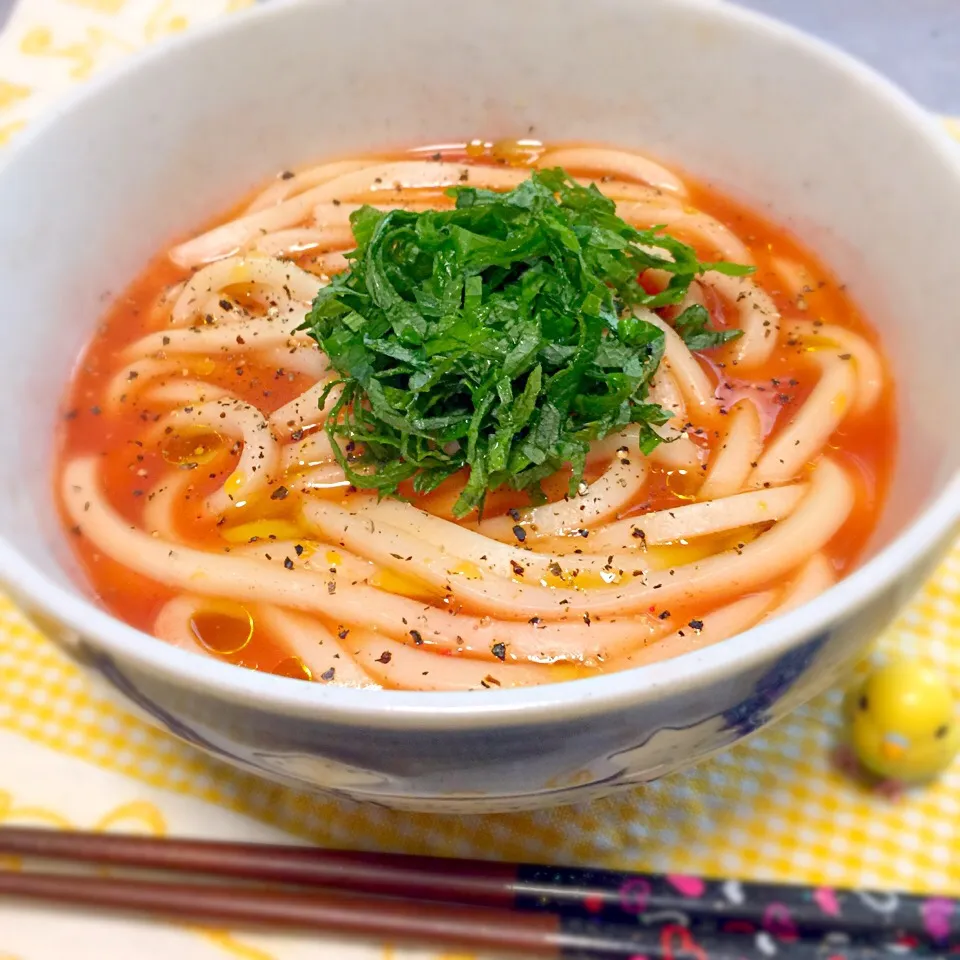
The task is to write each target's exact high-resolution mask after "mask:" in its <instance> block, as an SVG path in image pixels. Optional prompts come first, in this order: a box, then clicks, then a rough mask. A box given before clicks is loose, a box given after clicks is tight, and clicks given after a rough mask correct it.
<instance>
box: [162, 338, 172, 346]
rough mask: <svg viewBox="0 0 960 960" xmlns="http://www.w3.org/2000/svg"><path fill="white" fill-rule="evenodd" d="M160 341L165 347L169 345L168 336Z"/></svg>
mask: <svg viewBox="0 0 960 960" xmlns="http://www.w3.org/2000/svg"><path fill="white" fill-rule="evenodd" d="M160 342H161V343H162V344H163V345H164V346H165V347H167V346H169V345H170V338H169V337H164V338H163V339H162V340H161V341H160Z"/></svg>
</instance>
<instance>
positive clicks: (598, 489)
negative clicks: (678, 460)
mask: <svg viewBox="0 0 960 960" xmlns="http://www.w3.org/2000/svg"><path fill="white" fill-rule="evenodd" d="M646 482H647V465H646V463H645V462H644V458H643V457H642V456H641V455H640V454H639V452H634V453H633V454H628V453H618V454H616V455H615V456H614V458H613V460H611V461H610V466H609V467H607V469H606V470H605V471H604V472H603V473H602V474H601V475H600V476H599V477H598V478H597V479H596V480H594V482H593V483H590V484H583V485H582V486H581V487H580V490H579V491H578V492H577V493H576V494H574V495H573V496H572V497H567V498H566V499H564V500H558V501H557V502H556V503H547V504H544V505H543V506H542V507H533V508H527V509H524V510H520V511H519V519H514V518H513V517H511V516H504V517H491V518H490V519H488V520H481V521H480V522H479V523H478V524H477V529H478V530H479V531H480V533H482V534H483V535H484V536H486V537H492V538H493V539H494V540H503V541H505V542H507V543H511V542H514V543H515V542H516V540H517V535H516V533H515V528H516V527H517V526H520V527H521V528H522V529H523V530H524V532H525V534H526V536H527V537H529V538H537V537H562V536H565V535H566V534H568V533H575V532H576V531H578V530H582V529H583V528H585V527H592V526H596V525H597V524H598V523H603V522H605V521H607V520H610V519H611V518H614V517H616V516H617V514H619V513H620V512H621V511H622V510H625V509H626V508H627V507H628V506H629V505H630V504H631V503H633V501H634V500H636V499H637V497H638V496H639V495H640V493H641V491H642V490H643V486H644V484H645V483H646Z"/></svg>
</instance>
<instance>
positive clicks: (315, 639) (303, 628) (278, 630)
mask: <svg viewBox="0 0 960 960" xmlns="http://www.w3.org/2000/svg"><path fill="white" fill-rule="evenodd" d="M254 624H257V625H260V624H262V625H263V626H264V627H265V628H266V629H267V630H268V631H269V633H270V634H272V635H273V636H274V637H276V639H277V640H279V641H280V642H281V643H282V644H283V646H284V647H285V648H286V649H287V650H288V651H289V652H290V653H291V654H292V655H293V656H295V657H298V658H299V659H300V661H301V663H303V664H304V665H305V666H306V667H307V668H308V669H309V670H310V673H311V678H312V679H313V681H314V682H319V683H334V684H336V685H337V686H339V687H359V688H363V689H374V690H375V689H379V686H380V685H379V684H378V683H377V682H376V681H374V680H373V678H372V677H370V675H369V674H368V673H366V672H365V671H364V670H363V669H362V668H361V667H360V666H358V665H357V663H356V661H355V660H354V659H353V657H352V656H351V655H350V653H349V652H348V647H349V645H348V644H347V643H346V642H345V641H341V640H339V639H338V638H337V637H335V636H334V635H333V634H332V633H331V632H330V631H329V630H328V629H327V628H326V627H325V626H323V624H321V623H319V622H318V621H317V620H314V619H313V618H312V617H306V616H304V615H303V614H302V613H293V612H291V611H289V610H281V609H280V608H279V607H276V606H273V605H272V604H261V605H260V606H258V607H256V609H255V611H254Z"/></svg>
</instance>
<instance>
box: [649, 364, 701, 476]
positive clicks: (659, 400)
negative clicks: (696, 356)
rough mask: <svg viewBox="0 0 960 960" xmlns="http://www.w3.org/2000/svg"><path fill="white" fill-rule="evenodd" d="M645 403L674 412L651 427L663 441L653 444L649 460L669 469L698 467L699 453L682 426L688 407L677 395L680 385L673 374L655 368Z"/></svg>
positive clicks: (685, 419)
mask: <svg viewBox="0 0 960 960" xmlns="http://www.w3.org/2000/svg"><path fill="white" fill-rule="evenodd" d="M647 400H648V402H650V403H656V404H659V405H660V406H661V407H663V408H664V410H670V411H672V412H673V416H672V417H671V418H670V419H669V420H668V421H667V422H666V423H665V424H663V425H662V426H659V427H653V428H652V429H653V431H654V433H656V434H657V436H659V437H662V438H663V439H664V440H665V441H667V442H666V443H661V444H660V445H659V446H657V447H655V448H654V450H653V452H652V453H651V454H650V460H652V461H653V462H654V463H659V464H661V465H662V466H664V467H666V468H668V469H670V470H679V471H687V472H689V473H691V474H692V473H693V471H694V470H697V469H698V468H699V466H700V454H699V451H698V450H697V445H696V444H695V443H694V442H693V441H692V440H691V439H690V437H689V436H687V434H686V432H685V431H684V429H683V428H684V427H685V426H686V424H687V422H688V421H687V407H686V404H685V403H684V402H683V397H682V396H681V394H680V388H679V387H678V386H677V381H676V380H674V378H673V374H672V373H671V372H670V371H669V370H667V369H664V368H662V367H661V368H658V369H657V372H656V373H655V374H654V376H653V378H652V379H651V381H650V391H649V394H648V397H647Z"/></svg>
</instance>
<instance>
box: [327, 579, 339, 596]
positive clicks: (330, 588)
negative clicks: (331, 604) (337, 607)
mask: <svg viewBox="0 0 960 960" xmlns="http://www.w3.org/2000/svg"><path fill="white" fill-rule="evenodd" d="M336 592H337V581H336V580H328V581H327V593H329V594H330V596H331V597H332V596H333V595H334V594H335V593H336Z"/></svg>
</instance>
